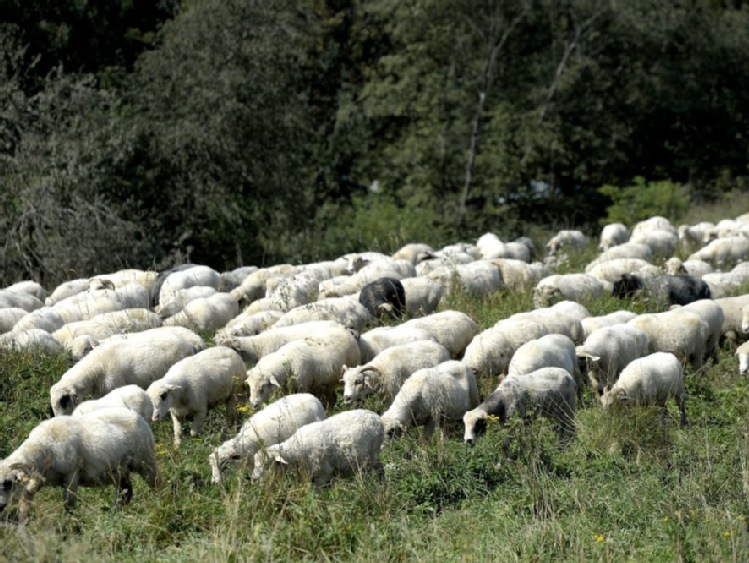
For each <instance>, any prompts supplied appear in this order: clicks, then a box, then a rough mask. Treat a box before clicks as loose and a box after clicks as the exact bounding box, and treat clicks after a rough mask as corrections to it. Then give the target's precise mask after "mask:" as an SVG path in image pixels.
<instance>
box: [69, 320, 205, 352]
mask: <svg viewBox="0 0 749 563" xmlns="http://www.w3.org/2000/svg"><path fill="white" fill-rule="evenodd" d="M152 331H153V332H152ZM166 333H171V334H173V335H175V336H178V337H181V338H184V339H186V340H187V341H188V342H190V343H191V344H192V345H193V347H194V349H195V351H196V352H199V351H200V350H204V349H205V342H203V339H202V338H201V337H200V336H198V335H197V334H195V333H194V332H193V331H191V330H190V329H188V328H184V327H181V326H160V327H158V328H151V329H147V330H144V331H142V332H138V333H118V334H113V335H112V336H109V337H107V338H104V339H103V340H98V339H96V338H94V337H92V336H90V335H81V336H77V337H75V338H74V339H73V341H72V342H71V344H70V349H69V350H68V352H69V354H70V356H71V357H72V358H73V359H74V360H80V359H81V358H83V357H84V356H86V354H88V353H89V352H90V351H91V350H93V349H94V348H96V347H97V346H99V345H101V344H105V343H107V342H114V341H118V340H127V339H128V338H131V337H132V336H133V335H137V336H138V337H139V338H147V337H148V334H156V335H158V334H166Z"/></svg>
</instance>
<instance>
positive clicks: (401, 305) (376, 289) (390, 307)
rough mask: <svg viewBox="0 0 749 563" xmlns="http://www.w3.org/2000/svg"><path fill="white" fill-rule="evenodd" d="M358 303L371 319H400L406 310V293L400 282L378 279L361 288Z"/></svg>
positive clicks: (390, 279) (391, 279)
mask: <svg viewBox="0 0 749 563" xmlns="http://www.w3.org/2000/svg"><path fill="white" fill-rule="evenodd" d="M359 303H361V304H362V305H363V306H364V307H365V308H366V309H367V311H369V314H370V315H372V317H376V318H380V317H395V318H400V317H401V316H402V315H403V312H404V311H405V309H406V291H405V290H404V289H403V284H402V283H401V282H400V280H396V279H393V278H380V279H377V280H374V281H373V282H371V283H368V284H367V285H365V286H364V287H363V288H362V290H361V292H360V293H359Z"/></svg>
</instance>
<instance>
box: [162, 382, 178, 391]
mask: <svg viewBox="0 0 749 563" xmlns="http://www.w3.org/2000/svg"><path fill="white" fill-rule="evenodd" d="M177 389H182V387H180V386H179V385H175V384H174V383H164V384H162V386H161V390H162V391H167V392H168V391H176V390H177Z"/></svg>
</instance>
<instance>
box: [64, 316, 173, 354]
mask: <svg viewBox="0 0 749 563" xmlns="http://www.w3.org/2000/svg"><path fill="white" fill-rule="evenodd" d="M159 326H161V319H160V318H159V316H158V315H157V314H156V313H152V312H151V311H149V310H148V309H122V310H120V311H112V312H110V313H101V314H99V315H96V316H95V317H92V318H91V319H88V320H85V321H75V322H72V323H67V324H65V325H63V326H62V327H61V328H59V329H57V330H56V331H55V332H54V333H52V336H54V337H55V339H56V340H57V341H58V342H60V344H62V345H63V346H64V347H65V348H66V349H68V350H71V349H72V343H73V341H74V340H75V338H77V337H79V336H83V335H86V336H90V337H92V338H94V339H96V340H103V339H105V338H108V337H110V336H112V335H115V334H120V333H125V332H138V331H141V330H145V329H148V328H156V327H159Z"/></svg>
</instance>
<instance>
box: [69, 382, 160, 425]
mask: <svg viewBox="0 0 749 563" xmlns="http://www.w3.org/2000/svg"><path fill="white" fill-rule="evenodd" d="M112 408H126V409H130V410H131V411H133V412H136V413H138V414H139V415H140V416H142V417H143V419H144V420H145V421H146V422H151V417H152V416H153V403H152V402H151V399H150V398H149V396H148V393H146V392H145V391H144V390H143V389H141V388H140V387H138V386H137V385H125V386H124V387H118V388H117V389H114V390H112V391H110V392H109V393H107V394H106V395H104V396H103V397H102V398H101V399H96V400H92V401H83V402H82V403H81V404H80V405H78V406H77V407H75V410H73V413H72V416H83V415H86V414H90V413H92V412H94V411H97V410H99V409H112Z"/></svg>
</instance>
